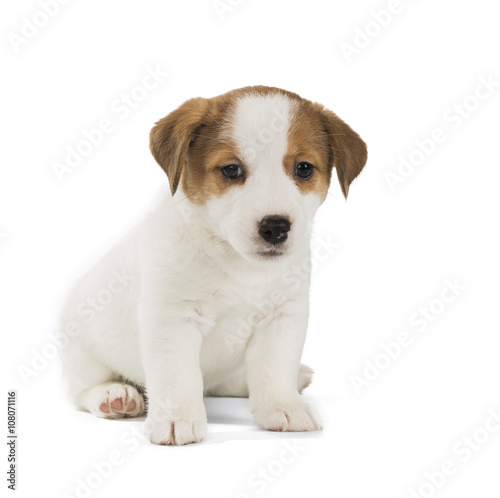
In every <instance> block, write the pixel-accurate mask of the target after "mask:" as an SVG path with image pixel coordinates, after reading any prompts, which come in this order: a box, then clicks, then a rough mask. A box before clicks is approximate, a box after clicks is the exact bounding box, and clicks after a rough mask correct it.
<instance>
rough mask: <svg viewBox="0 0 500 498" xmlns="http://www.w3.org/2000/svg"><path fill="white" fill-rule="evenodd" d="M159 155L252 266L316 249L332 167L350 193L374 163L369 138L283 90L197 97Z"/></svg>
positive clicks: (155, 139)
mask: <svg viewBox="0 0 500 498" xmlns="http://www.w3.org/2000/svg"><path fill="white" fill-rule="evenodd" d="M151 151H152V153H153V155H154V157H155V159H156V160H157V161H158V163H159V164H160V165H161V166H162V168H163V169H164V170H165V172H166V173H167V175H168V177H169V181H170V186H171V189H172V193H175V192H176V190H177V189H178V188H181V189H182V191H183V193H184V194H185V196H186V197H189V200H190V201H191V202H193V203H195V204H197V205H199V206H203V209H204V211H205V213H206V215H207V216H208V218H209V220H210V222H211V225H212V229H213V230H214V231H215V232H216V234H217V235H218V236H219V237H221V238H223V239H224V240H226V241H227V242H228V243H229V244H230V245H231V246H232V247H233V248H234V249H235V250H236V251H238V252H239V253H240V254H241V255H242V256H244V257H245V258H247V259H249V260H271V259H275V258H280V257H283V256H285V255H287V254H292V253H293V251H294V248H296V247H298V246H301V245H303V244H308V241H309V233H310V226H311V222H312V219H313V217H314V214H315V212H316V210H317V208H318V207H319V205H320V204H321V203H322V202H323V201H324V199H325V197H326V194H327V190H328V187H329V185H330V178H331V175H332V170H333V168H336V171H337V176H338V179H339V181H340V185H341V188H342V191H343V193H344V195H345V196H346V197H347V193H348V189H349V185H350V183H351V182H352V180H354V178H355V177H356V176H357V175H358V174H359V173H360V171H361V169H362V168H363V166H364V164H365V162H366V146H365V144H364V142H363V141H362V140H361V138H360V137H359V136H358V135H357V133H355V132H354V131H353V130H352V129H351V128H350V127H349V126H348V125H347V124H345V123H344V122H343V121H342V120H340V119H339V118H338V117H337V116H336V115H335V114H334V113H332V112H331V111H328V110H326V109H325V108H324V107H323V106H321V105H319V104H315V103H312V102H310V101H307V100H305V99H302V98H300V97H299V96H298V95H295V94H293V93H290V92H286V91H284V90H280V89H277V88H269V87H247V88H243V89H240V90H234V91H232V92H229V93H226V94H224V95H221V96H219V97H215V98H213V99H202V98H197V99H192V100H189V101H187V102H185V103H184V104H183V105H182V106H181V107H179V108H178V109H177V110H175V111H174V112H172V113H171V114H169V115H168V116H167V117H165V118H163V119H161V120H160V121H158V123H156V125H155V127H154V128H153V129H152V131H151Z"/></svg>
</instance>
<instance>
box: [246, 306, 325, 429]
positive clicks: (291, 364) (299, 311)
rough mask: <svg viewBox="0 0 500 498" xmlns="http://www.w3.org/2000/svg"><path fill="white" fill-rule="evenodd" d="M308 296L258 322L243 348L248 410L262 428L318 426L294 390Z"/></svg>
mask: <svg viewBox="0 0 500 498" xmlns="http://www.w3.org/2000/svg"><path fill="white" fill-rule="evenodd" d="M307 301H308V297H307V296H304V297H303V299H300V300H296V301H295V300H294V301H293V302H291V301H289V302H287V303H285V304H284V305H283V306H282V307H281V308H280V309H278V310H275V311H274V315H275V316H274V317H273V319H272V321H271V322H270V323H266V324H265V325H264V324H262V325H259V326H258V327H257V328H256V330H255V332H254V335H253V336H252V338H251V339H250V342H249V344H248V348H247V351H246V358H245V359H246V362H247V381H248V389H249V394H250V395H249V398H250V409H251V411H252V413H253V415H254V417H255V419H256V420H257V422H258V423H259V424H260V425H262V426H263V427H264V428H265V429H268V430H272V431H295V432H302V431H314V430H320V429H321V422H320V420H319V417H318V415H317V414H316V413H315V411H314V410H313V409H312V408H311V407H310V406H309V405H307V403H305V402H304V401H303V399H302V397H301V395H300V394H299V393H298V390H297V375H298V371H299V367H300V357H301V355H302V348H303V345H304V339H305V334H306V329H307V315H308V304H307Z"/></svg>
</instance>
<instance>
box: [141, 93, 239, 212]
mask: <svg viewBox="0 0 500 498" xmlns="http://www.w3.org/2000/svg"><path fill="white" fill-rule="evenodd" d="M233 105H234V99H233V98H232V97H231V95H230V94H224V95H221V96H220V97H215V98H212V99H204V98H195V99H191V100H188V101H187V102H185V103H184V104H182V105H181V106H180V107H179V108H178V109H176V110H175V111H173V112H171V113H170V114H169V115H168V116H166V117H164V118H163V119H160V120H159V121H158V122H157V123H156V124H155V126H154V128H153V129H152V130H151V133H150V148H151V152H152V154H153V156H154V158H155V159H156V161H157V162H158V163H159V164H160V166H161V167H162V168H163V170H164V171H165V173H167V176H168V178H169V182H170V189H171V191H172V195H173V194H174V193H175V192H176V190H177V189H178V187H179V186H181V187H182V190H183V191H184V193H185V194H186V195H187V196H189V197H190V199H191V200H192V201H193V202H195V203H197V204H203V203H204V202H205V201H206V200H207V199H208V198H210V197H212V196H214V195H222V193H224V191H225V190H226V189H227V188H229V187H230V186H231V185H235V184H237V183H238V182H237V181H229V180H228V179H227V178H225V177H224V176H223V175H222V173H221V171H220V169H221V167H223V166H225V165H228V164H235V163H236V164H239V159H238V157H237V147H236V146H235V145H234V144H233V143H232V142H231V141H230V140H229V139H228V138H227V134H226V133H224V132H225V129H226V128H227V127H228V126H229V123H228V121H227V117H228V114H229V113H230V110H231V108H232V106H233Z"/></svg>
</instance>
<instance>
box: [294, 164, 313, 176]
mask: <svg viewBox="0 0 500 498" xmlns="http://www.w3.org/2000/svg"><path fill="white" fill-rule="evenodd" d="M313 173H314V166H313V165H312V164H310V163H306V162H301V163H299V164H297V167H296V168H295V174H296V175H297V176H298V177H299V178H301V179H302V180H307V179H309V178H311V176H312V175H313Z"/></svg>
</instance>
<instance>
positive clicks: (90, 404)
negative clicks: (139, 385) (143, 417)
mask: <svg viewBox="0 0 500 498" xmlns="http://www.w3.org/2000/svg"><path fill="white" fill-rule="evenodd" d="M87 408H88V409H89V411H90V412H92V413H93V414H94V415H97V416H98V417H101V418H122V417H136V416H138V415H140V414H141V413H142V412H143V411H144V398H143V397H142V395H141V394H140V393H139V391H137V389H136V388H135V387H132V386H130V385H128V384H125V383H122V382H108V383H106V384H101V385H99V386H95V387H92V388H91V389H89V391H88V393H87Z"/></svg>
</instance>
